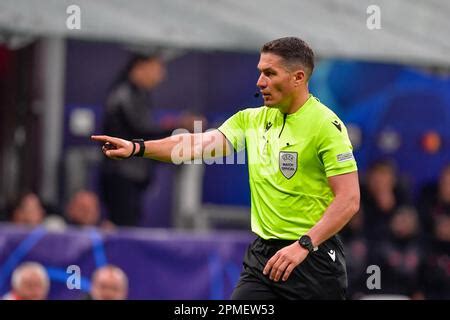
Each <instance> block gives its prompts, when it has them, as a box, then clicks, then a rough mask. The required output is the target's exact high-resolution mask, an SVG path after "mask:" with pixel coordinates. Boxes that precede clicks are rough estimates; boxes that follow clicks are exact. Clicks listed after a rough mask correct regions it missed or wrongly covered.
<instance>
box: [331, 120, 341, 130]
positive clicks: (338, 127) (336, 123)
mask: <svg viewBox="0 0 450 320" xmlns="http://www.w3.org/2000/svg"><path fill="white" fill-rule="evenodd" d="M332 124H334V126H335V127H336V128H337V129H338V130H339V131H340V132H342V127H341V124H340V123H339V122H338V121H337V120H334V121H333V122H332Z"/></svg>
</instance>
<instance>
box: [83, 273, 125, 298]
mask: <svg viewBox="0 0 450 320" xmlns="http://www.w3.org/2000/svg"><path fill="white" fill-rule="evenodd" d="M127 297H128V277H127V276H126V274H125V272H123V270H122V269H120V268H119V267H117V266H114V265H106V266H104V267H101V268H98V269H97V270H95V272H94V274H93V275H92V281H91V291H90V294H89V295H88V297H87V299H92V300H126V299H127Z"/></svg>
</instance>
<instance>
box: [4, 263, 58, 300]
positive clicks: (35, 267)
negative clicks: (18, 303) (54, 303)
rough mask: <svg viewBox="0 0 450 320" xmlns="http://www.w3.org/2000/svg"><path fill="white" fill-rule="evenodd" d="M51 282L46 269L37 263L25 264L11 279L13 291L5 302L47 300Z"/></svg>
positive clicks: (8, 294) (5, 298)
mask: <svg viewBox="0 0 450 320" xmlns="http://www.w3.org/2000/svg"><path fill="white" fill-rule="evenodd" d="M49 289H50V280H49V278H48V275H47V271H46V270H45V268H44V267H43V266H42V265H41V264H39V263H37V262H25V263H22V264H21V265H20V266H18V267H17V268H16V269H15V270H14V272H13V274H12V277H11V291H10V292H9V293H7V294H6V295H5V296H4V297H3V299H4V300H46V299H47V295H48V292H49Z"/></svg>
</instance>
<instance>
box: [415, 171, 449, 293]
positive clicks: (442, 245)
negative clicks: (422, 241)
mask: <svg viewBox="0 0 450 320" xmlns="http://www.w3.org/2000/svg"><path fill="white" fill-rule="evenodd" d="M441 181H442V180H441ZM438 212H439V211H438ZM438 212H435V214H434V215H432V218H431V223H432V237H431V241H430V242H429V247H428V250H427V256H426V265H425V268H424V271H423V273H422V277H421V280H422V282H423V283H424V285H425V294H426V298H428V299H450V215H449V214H448V211H447V213H446V214H445V213H443V212H440V213H438Z"/></svg>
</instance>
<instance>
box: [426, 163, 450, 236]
mask: <svg viewBox="0 0 450 320" xmlns="http://www.w3.org/2000/svg"><path fill="white" fill-rule="evenodd" d="M419 208H420V213H421V218H422V222H423V224H424V227H425V231H426V232H427V234H428V235H430V236H431V237H432V235H433V234H434V232H435V230H434V229H435V226H436V223H435V220H436V219H438V218H439V217H441V216H447V217H450V164H448V165H446V166H445V167H444V169H443V170H442V172H441V174H440V176H439V180H438V182H437V183H433V184H430V185H427V186H425V187H424V188H423V190H422V194H421V197H420V201H419ZM430 240H431V239H430Z"/></svg>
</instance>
